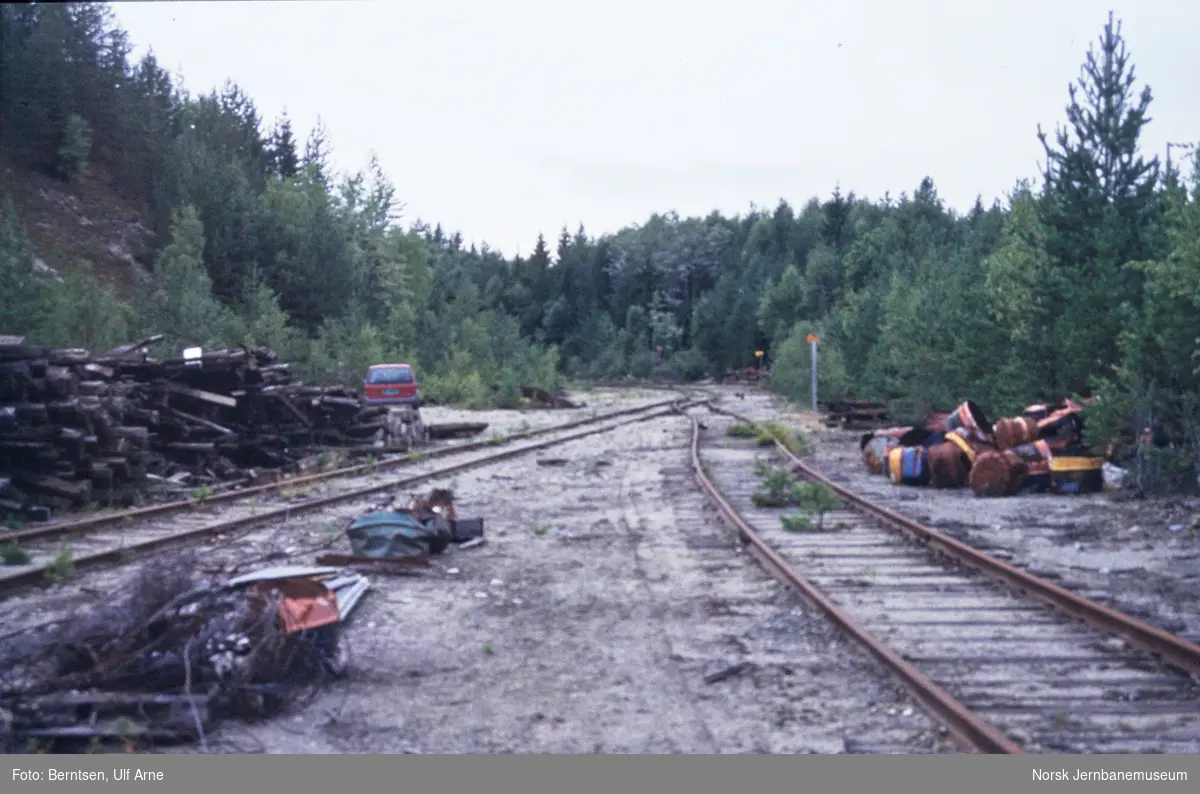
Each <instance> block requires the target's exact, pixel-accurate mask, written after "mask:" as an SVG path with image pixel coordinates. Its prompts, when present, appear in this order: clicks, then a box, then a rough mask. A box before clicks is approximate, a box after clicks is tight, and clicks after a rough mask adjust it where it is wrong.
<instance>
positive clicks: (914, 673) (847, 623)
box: [688, 401, 1024, 755]
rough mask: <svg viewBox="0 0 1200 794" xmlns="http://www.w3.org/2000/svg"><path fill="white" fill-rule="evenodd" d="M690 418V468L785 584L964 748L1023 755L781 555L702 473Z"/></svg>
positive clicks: (695, 430)
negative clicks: (880, 666)
mask: <svg viewBox="0 0 1200 794" xmlns="http://www.w3.org/2000/svg"><path fill="white" fill-rule="evenodd" d="M706 404H707V406H708V407H709V409H710V410H713V411H714V412H716V413H724V414H727V415H729V416H736V415H735V414H733V413H732V412H730V411H726V410H724V409H720V408H717V407H716V406H713V405H712V404H711V402H707V401H706ZM688 418H689V419H690V420H691V423H692V446H691V453H692V470H693V473H694V475H695V478H696V482H697V484H698V485H699V486H700V488H701V490H703V491H704V493H705V494H706V495H707V496H708V498H709V500H710V501H711V502H712V503H713V505H714V506H716V508H717V510H718V512H719V513H720V514H721V517H722V518H724V519H725V520H726V521H727V522H728V523H729V524H730V525H732V526H733V527H734V528H735V529H736V530H737V532H738V535H739V536H740V537H741V538H742V540H744V541H745V542H746V543H747V544H748V545H749V547H750V550H751V552H752V553H753V554H754V556H755V557H757V558H758V560H759V561H760V562H761V563H762V564H763V566H764V567H765V568H766V569H767V570H768V571H769V572H770V573H771V574H772V575H773V576H774V577H775V578H776V579H778V580H779V581H780V582H782V583H783V584H784V585H786V586H788V587H791V588H793V589H795V590H797V591H799V592H800V594H801V595H802V596H803V597H804V598H805V600H807V601H809V602H810V603H811V604H813V605H814V606H816V607H817V608H818V609H820V610H821V611H823V612H824V613H825V614H826V615H828V616H829V618H830V619H831V620H833V621H834V622H835V623H836V624H837V625H839V626H840V627H841V628H842V629H843V630H844V631H845V632H846V633H847V634H848V635H850V637H851V638H852V639H853V640H854V641H855V642H857V643H858V644H859V645H860V646H862V647H863V648H864V649H865V650H866V651H867V652H868V653H870V654H871V655H872V656H874V657H875V658H876V659H878V660H879V661H880V662H882V663H883V665H884V666H885V667H886V668H887V669H888V671H889V672H891V673H892V675H894V676H895V677H896V678H897V679H899V681H900V683H901V684H902V685H903V686H904V688H905V689H906V690H907V691H908V692H909V694H911V695H912V696H913V698H914V699H915V700H916V701H917V702H918V703H919V704H920V705H921V707H922V709H923V710H924V711H925V712H926V713H928V714H929V715H930V716H931V717H933V718H934V719H935V720H937V721H938V722H940V723H941V724H943V725H945V726H946V728H947V729H948V730H949V731H950V733H951V734H952V735H953V736H954V738H955V739H956V740H957V742H958V743H959V744H960V745H962V746H963V747H964V748H965V749H968V750H973V751H978V752H983V753H991V754H1010V755H1011V754H1023V753H1024V751H1023V750H1022V749H1021V748H1020V747H1019V746H1017V744H1016V743H1015V742H1013V741H1012V740H1011V739H1009V738H1008V737H1007V736H1005V735H1004V734H1003V733H1001V732H1000V730H998V729H997V728H996V727H995V726H994V725H992V724H991V723H989V722H987V721H985V720H983V719H982V718H980V717H979V716H978V715H977V714H975V713H974V712H972V711H971V710H970V709H968V708H967V707H966V706H964V705H963V704H961V703H959V702H958V701H957V700H955V698H954V697H953V696H952V695H951V694H950V693H949V692H947V691H946V690H945V689H943V688H942V687H940V686H938V685H937V684H936V683H934V682H933V681H931V680H930V679H929V678H928V677H926V676H925V674H924V673H922V672H921V671H920V670H918V669H917V668H916V667H915V666H913V665H912V663H911V662H909V661H907V660H906V659H904V657H902V656H901V655H900V654H898V653H897V652H896V651H895V650H893V649H892V648H890V647H888V646H887V645H886V644H885V643H884V642H882V641H881V640H880V639H879V638H878V637H876V636H875V635H874V634H872V633H871V632H870V631H868V630H867V629H866V627H864V626H863V625H862V624H860V623H859V622H858V621H856V620H855V619H854V618H853V617H851V616H850V614H849V613H847V612H846V611H845V610H843V609H842V608H841V607H839V606H838V605H837V604H835V603H833V601H831V600H830V599H829V598H828V597H827V596H826V595H825V594H824V593H822V592H821V591H820V589H818V588H817V587H816V586H815V585H814V584H812V583H811V582H809V581H808V580H807V579H805V578H804V577H803V576H802V575H801V574H800V573H799V572H798V571H797V570H796V569H795V568H793V567H792V566H791V565H790V564H788V562H787V561H786V560H784V559H783V558H782V557H781V556H780V555H779V554H777V553H776V552H775V550H774V549H772V548H771V547H770V546H769V545H768V544H767V543H766V542H765V541H764V540H763V539H762V538H761V537H760V536H759V535H758V533H757V532H755V531H754V528H753V527H751V526H750V525H749V524H748V523H746V521H745V519H743V518H742V517H741V516H740V515H739V514H738V512H737V510H736V509H734V507H733V505H731V504H730V503H729V501H728V500H727V499H726V498H725V497H724V495H723V494H722V493H721V492H720V490H719V489H718V488H717V486H716V484H715V483H714V482H713V481H712V480H711V479H709V477H708V475H707V474H705V473H704V468H703V463H702V462H701V459H700V425H699V423H698V422H697V421H696V418H695V417H692V416H689V417H688ZM739 418H740V417H739ZM743 421H746V420H743Z"/></svg>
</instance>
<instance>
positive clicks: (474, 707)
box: [5, 392, 948, 753]
mask: <svg viewBox="0 0 1200 794" xmlns="http://www.w3.org/2000/svg"><path fill="white" fill-rule="evenodd" d="M589 396H590V395H589ZM663 396H665V395H664V394H663V393H662V392H657V393H654V392H645V393H642V394H637V393H635V394H633V395H628V393H626V394H625V395H622V394H619V393H615V392H610V393H609V394H607V395H605V394H600V395H598V396H597V397H595V398H593V399H587V398H586V397H585V398H584V399H585V400H587V401H588V403H589V404H588V407H587V408H586V409H584V410H590V409H592V408H593V407H595V408H597V409H598V410H611V409H613V408H616V407H618V403H622V404H629V403H630V402H633V403H635V404H636V403H645V402H652V401H656V400H658V399H661V398H662V397H663ZM602 401H603V402H602ZM735 407H736V406H735ZM435 410H437V411H439V414H440V415H437V418H436V419H435V418H433V416H434V415H435V414H434V411H435ZM763 410H769V401H767V402H766V403H764V404H763ZM577 413H579V412H575V411H569V412H563V411H555V412H537V411H524V412H489V414H488V416H487V417H486V418H484V419H482V420H475V419H472V420H474V421H493V422H494V423H495V424H494V426H493V427H492V428H489V430H488V431H486V432H488V433H490V432H493V430H495V432H498V433H505V432H512V431H513V430H516V429H519V428H520V427H521V426H522V425H523V423H525V422H528V423H529V425H530V426H531V427H537V426H539V425H537V424H535V422H538V421H545V422H563V421H570V418H573V417H574V415H576V414H577ZM429 414H430V418H429V420H428V421H459V420H460V419H459V418H458V417H456V418H454V419H451V418H449V416H453V414H450V413H449V412H445V411H444V409H430V410H429ZM476 415H477V414H474V413H470V412H463V414H460V415H459V416H461V418H462V419H466V417H467V416H471V417H474V416H476ZM701 415H703V412H701ZM569 417H570V418H569ZM688 435H689V431H688V427H687V424H686V423H685V422H684V421H682V420H681V419H680V418H678V417H668V418H661V419H656V420H652V421H649V422H645V423H640V424H636V425H631V426H627V427H623V428H620V429H619V430H617V431H615V432H612V433H607V434H602V435H599V436H593V437H590V438H588V439H583V440H579V441H575V442H572V443H570V444H567V445H563V446H562V447H555V448H552V449H548V450H543V451H541V452H538V453H532V454H530V455H528V456H523V457H520V458H517V459H515V460H511V461H507V462H503V463H499V464H495V465H492V466H489V467H485V468H480V469H477V470H472V471H468V472H462V473H459V474H458V475H456V476H455V477H454V478H452V479H450V480H448V481H446V482H442V483H431V484H429V486H427V487H434V486H439V485H440V486H443V487H451V488H453V489H454V490H455V492H456V495H457V502H458V505H459V510H460V514H461V515H464V516H476V515H478V516H483V517H484V518H485V519H486V522H487V523H486V533H487V537H488V542H487V544H486V545H484V546H481V547H477V548H473V549H468V550H453V551H451V552H449V553H447V554H446V555H445V556H443V557H441V558H439V559H438V560H437V562H436V563H435V566H434V568H433V570H432V571H431V572H430V573H428V574H427V575H425V576H423V577H419V578H415V577H399V576H388V575H387V574H384V573H379V574H375V575H372V583H373V585H374V588H373V591H372V592H371V593H369V594H368V596H367V597H366V599H365V600H364V602H363V604H362V606H361V607H360V608H359V610H358V611H357V612H356V613H355V614H354V616H353V619H352V620H351V621H350V623H349V624H348V625H347V626H346V627H345V635H344V636H345V640H346V642H347V643H348V646H349V648H350V651H351V654H352V659H351V664H350V672H349V674H348V675H347V677H346V678H344V679H343V680H341V681H339V682H337V683H335V684H334V685H333V686H331V687H330V688H328V689H327V690H325V691H324V692H323V693H321V694H320V695H319V696H318V697H317V698H316V699H315V700H313V701H311V702H308V703H306V704H302V705H299V706H297V708H296V709H295V710H293V711H292V712H291V713H289V714H285V715H283V716H282V717H279V718H276V719H274V720H271V721H267V722H263V723H260V724H256V725H243V724H239V723H227V724H226V725H225V726H224V727H222V728H221V729H220V730H219V731H218V732H217V733H216V734H215V735H213V736H210V737H209V741H210V746H211V749H213V750H216V751H220V750H225V751H238V752H245V751H266V752H270V753H292V752H304V753H402V752H416V753H504V752H517V753H528V752H536V753H598V752H600V753H812V752H819V753H841V752H901V753H919V752H931V751H935V752H937V751H946V750H947V749H948V748H947V747H946V746H945V744H944V742H943V741H942V740H940V739H939V738H938V737H939V736H940V735H942V731H941V730H940V729H939V728H937V726H935V725H934V724H933V723H932V722H931V721H929V720H927V719H926V718H924V717H923V715H922V714H921V713H920V712H917V711H915V709H914V708H913V706H912V704H911V702H910V701H908V700H907V698H906V697H905V696H904V694H903V693H902V692H900V691H898V689H897V687H896V686H895V684H894V683H893V682H892V680H891V679H890V678H888V677H887V676H886V675H885V674H884V673H883V672H882V671H881V670H880V669H879V668H878V667H877V666H876V665H875V664H874V663H873V662H872V661H871V660H869V659H868V658H867V657H866V655H865V654H863V653H862V652H860V651H859V650H858V649H856V648H854V647H853V646H848V645H847V644H846V643H845V641H844V640H843V638H842V637H841V636H840V635H839V634H838V632H837V631H836V630H835V629H833V628H832V627H831V626H830V625H829V624H828V623H827V622H826V621H825V620H824V619H823V618H822V617H821V616H819V615H818V614H817V613H815V612H814V611H812V610H809V609H808V608H807V607H806V606H805V605H804V604H803V603H802V602H800V601H799V600H798V599H797V598H796V597H795V596H793V595H792V594H790V593H788V592H787V591H785V590H784V589H783V588H781V587H778V586H777V585H776V583H775V582H774V581H773V580H772V579H771V578H770V577H769V576H768V575H767V574H766V573H765V572H763V571H762V570H761V568H760V567H759V566H758V565H757V564H756V563H755V562H754V560H753V558H751V557H750V556H749V555H748V554H744V553H741V552H740V551H739V550H738V549H737V548H736V547H735V546H734V545H733V544H732V543H731V541H730V538H729V535H728V534H726V532H725V530H724V529H723V528H722V526H721V525H720V523H719V522H718V520H717V518H716V516H715V514H714V513H712V512H710V511H708V510H707V508H706V506H705V502H704V499H703V497H702V495H701V494H700V492H699V491H698V489H697V488H696V487H695V485H694V482H693V481H692V479H691V473H690V468H689V465H688V464H689V458H688V451H687V441H688ZM550 459H559V460H561V461H565V462H556V465H540V464H539V463H538V461H539V460H541V461H543V463H550V462H551V460H550ZM432 465H434V464H433V463H429V464H423V465H421V466H419V467H415V468H416V470H420V469H424V468H426V467H427V466H432ZM422 490H424V489H422ZM368 508H369V504H366V503H364V504H360V505H349V506H344V507H341V508H338V509H334V510H330V511H327V512H325V513H322V514H319V515H312V516H304V517H298V518H296V519H294V520H293V521H291V522H290V523H288V524H287V525H285V526H275V527H270V528H263V529H259V530H256V531H254V532H251V533H248V534H245V535H242V536H239V537H237V538H226V539H219V541H218V542H217V543H214V544H213V545H211V546H208V547H204V548H201V549H200V551H201V552H202V555H201V557H200V558H199V560H200V562H198V563H197V565H198V568H200V570H201V571H203V572H204V573H207V574H220V575H228V574H230V573H233V572H238V573H241V572H244V571H246V570H249V569H253V568H255V567H259V566H260V565H263V564H289V563H290V564H304V563H309V562H311V561H312V559H313V557H315V556H316V553H317V552H316V550H317V548H318V547H321V546H328V545H330V544H335V545H334V546H333V547H334V548H335V549H337V548H342V547H344V546H345V541H344V539H343V538H341V537H340V526H342V525H344V521H345V520H346V519H348V518H350V517H351V516H353V515H356V514H358V513H360V512H362V511H363V510H365V509H368ZM171 554H172V555H178V554H179V552H171ZM268 554H270V555H271V557H272V559H271V562H269V563H264V562H263V558H264V557H265V556H267V555H268ZM155 559H158V558H156V557H149V556H148V557H146V558H145V559H143V560H141V561H139V562H138V563H135V564H134V565H137V564H141V565H146V564H151V565H152V564H154V561H155ZM134 565H130V566H127V567H125V568H122V569H119V570H107V571H96V572H86V573H81V574H79V575H78V576H77V577H76V579H75V580H73V581H72V582H71V583H69V584H67V585H65V586H59V587H55V588H52V589H51V590H49V591H47V592H44V593H43V594H42V595H41V608H36V607H35V608H33V609H30V607H33V606H34V605H33V604H32V603H30V602H29V601H25V602H24V604H22V605H21V606H20V607H18V605H17V604H9V605H7V606H9V607H10V608H17V609H19V610H20V611H22V612H25V617H26V618H28V617H32V613H36V614H37V616H38V618H39V619H44V618H45V617H48V616H50V615H51V613H53V612H55V611H57V610H55V609H52V608H49V605H50V603H52V602H53V601H54V599H55V596H56V594H57V595H58V597H59V598H61V601H59V602H58V603H59V606H58V609H59V610H61V609H64V608H69V606H74V605H82V606H84V607H85V608H86V604H87V602H88V601H93V602H94V599H97V598H102V597H104V595H103V594H104V593H107V592H113V591H119V590H120V588H121V586H122V583H123V582H124V581H127V579H128V577H129V576H130V575H131V573H132V571H133V569H134ZM31 600H32V599H31ZM5 611H6V612H8V615H9V617H12V616H13V613H12V612H10V611H9V610H7V609H6V610H5ZM21 622H24V621H21ZM713 676H716V677H717V678H720V680H713V681H711V683H710V682H709V680H710V678H711V677H713ZM184 751H188V750H184Z"/></svg>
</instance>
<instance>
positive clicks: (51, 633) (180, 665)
mask: <svg viewBox="0 0 1200 794" xmlns="http://www.w3.org/2000/svg"><path fill="white" fill-rule="evenodd" d="M193 569H194V566H193V565H192V564H191V562H189V561H187V560H180V561H179V562H178V564H176V565H174V566H169V567H164V566H146V567H145V568H143V569H142V572H141V574H140V577H139V578H138V579H137V580H135V582H134V584H133V586H132V587H131V588H130V590H129V591H128V592H127V593H126V596H125V598H123V599H120V600H119V601H117V602H116V603H112V604H106V605H102V606H100V607H98V608H94V609H91V610H89V611H88V612H87V613H86V614H84V615H83V616H80V617H76V618H73V619H70V620H68V621H65V622H61V623H58V624H55V625H52V626H50V627H44V628H43V629H42V630H39V631H30V632H26V633H24V634H20V635H18V636H16V637H11V636H10V637H9V638H8V639H6V640H5V642H4V643H0V752H25V751H28V749H29V747H30V746H31V744H36V743H41V744H42V745H43V746H46V745H52V746H53V747H54V749H55V750H56V751H58V750H60V749H65V750H70V749H77V747H76V746H77V745H78V744H79V743H80V742H96V741H97V740H101V741H103V740H117V741H124V742H126V743H127V744H130V745H135V744H136V745H142V744H144V743H146V742H179V741H200V742H204V741H205V737H206V735H207V734H208V733H210V732H211V729H212V728H213V727H214V725H215V722H216V721H217V720H219V719H221V718H222V717H229V716H236V717H241V718H255V717H265V716H269V715H271V714H273V713H275V712H278V711H279V710H280V709H282V708H283V707H285V706H286V705H288V704H289V703H294V702H295V701H296V700H297V699H300V698H305V697H311V696H312V695H313V694H315V693H316V692H317V691H319V688H320V686H321V685H322V684H323V683H325V682H327V681H329V680H330V679H331V677H332V676H334V675H336V674H338V673H340V672H341V671H342V669H343V668H344V658H343V657H342V654H341V651H340V650H339V647H338V645H339V643H338V640H339V633H338V629H339V625H338V624H337V623H334V624H332V625H327V626H323V627H320V628H317V629H315V630H305V631H292V632H288V631H285V630H284V628H283V625H284V623H283V621H281V619H280V605H281V604H282V603H283V600H282V599H281V598H280V597H279V596H278V594H277V591H274V592H275V596H274V597H272V596H271V595H269V594H264V593H269V592H271V591H264V590H261V589H260V590H253V589H247V588H244V587H243V588H238V587H232V586H229V585H216V584H213V583H209V582H204V581H198V580H196V579H194V578H193V575H192V574H191V570H193Z"/></svg>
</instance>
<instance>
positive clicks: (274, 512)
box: [0, 400, 704, 595]
mask: <svg viewBox="0 0 1200 794" xmlns="http://www.w3.org/2000/svg"><path fill="white" fill-rule="evenodd" d="M703 403H704V401H703V400H693V401H690V402H682V401H678V400H670V401H667V403H666V404H661V403H654V404H651V405H649V406H642V407H641V408H638V409H635V410H624V411H619V412H613V413H610V414H608V415H607V416H606V417H604V418H605V419H612V418H614V417H617V418H619V417H620V416H624V415H627V414H630V413H635V412H645V411H650V413H646V414H645V415H643V416H634V417H632V418H628V419H622V420H621V421H618V422H615V423H614V424H611V425H606V426H603V427H594V428H589V429H587V430H581V431H579V432H577V433H571V434H569V435H566V436H563V437H561V438H551V439H547V440H545V441H539V442H537V443H534V444H527V445H524V446H520V447H516V448H513V449H507V450H504V451H502V452H497V453H496V454H494V455H486V456H484V457H482V458H475V459H473V460H467V461H462V462H461V463H453V464H451V465H449V466H443V467H441V468H438V469H434V470H432V471H429V472H425V473H423V474H417V475H414V476H412V477H402V478H399V479H393V480H387V481H384V482H381V483H374V484H371V485H367V486H364V487H362V488H356V489H354V490H352V491H345V492H343V493H339V494H332V495H330V496H322V497H317V498H315V499H309V500H306V501H304V502H299V503H297V504H289V505H284V506H282V507H277V508H273V509H271V510H264V511H261V512H257V513H254V514H252V515H247V516H242V517H240V518H233V519H228V520H225V521H214V522H213V523H211V524H206V525H204V526H202V527H195V528H193V529H187V530H184V531H182V532H175V533H171V534H169V535H161V536H158V537H154V538H146V539H145V540H142V541H135V542H133V543H130V544H128V545H125V546H121V547H118V548H113V549H105V550H103V551H98V552H94V553H91V554H86V555H81V556H79V557H76V558H75V559H74V561H73V562H74V566H75V567H76V568H88V567H94V566H96V565H100V564H103V563H108V562H124V561H127V560H128V559H129V557H130V555H131V554H132V553H134V552H139V551H140V552H145V551H152V550H155V549H159V548H162V547H165V546H172V545H175V544H177V543H182V542H185V541H188V540H192V539H194V538H199V537H203V536H206V535H215V534H220V533H225V532H233V531H237V530H242V529H247V528H250V527H253V526H257V525H260V524H268V523H270V522H272V521H275V520H278V519H281V518H282V519H287V518H290V517H292V516H293V515H296V514H301V513H311V512H316V511H318V510H323V509H325V508H327V507H332V506H333V505H336V504H341V503H343V502H351V501H354V500H356V499H361V498H362V497H365V496H371V495H373V494H376V493H379V492H381V491H387V490H391V489H393V488H407V487H410V486H413V485H419V484H421V483H424V482H428V481H429V480H435V479H438V478H441V477H444V476H446V475H448V474H454V473H456V472H460V471H465V470H467V469H472V468H476V467H478V466H486V465H489V464H492V463H498V462H500V461H503V460H508V459H510V458H515V457H517V456H519V455H524V454H526V453H528V452H535V451H537V450H540V449H546V448H548V447H553V446H557V445H559V444H565V443H567V442H570V441H577V440H579V439H581V438H587V437H589V436H593V435H597V434H600V433H607V432H610V431H612V430H615V429H617V428H618V427H623V426H625V425H630V424H636V423H638V422H645V421H648V420H650V419H657V418H659V417H662V416H666V415H668V414H671V413H679V412H681V411H683V410H686V409H687V408H691V407H694V406H696V405H701V404H703ZM660 405H665V407H658V408H657V410H652V409H654V408H656V407H657V406H660ZM595 421H603V420H600V419H597V420H586V421H584V422H575V423H570V424H568V425H560V426H558V427H555V428H550V429H548V431H547V432H562V431H563V430H564V429H570V428H571V427H572V426H578V425H580V424H592V423H594V422H595ZM541 434H542V435H544V434H545V433H541ZM531 435H532V434H531ZM478 446H491V444H490V443H488V442H485V443H484V444H482V445H463V446H457V447H450V448H447V449H446V450H444V451H443V454H452V453H462V452H470V451H473V450H474V449H476V448H478ZM451 451H452V452H451ZM292 482H293V483H294V482H295V481H292ZM242 495H243V496H244V495H245V494H244V492H243V493H242ZM188 504H190V503H188ZM43 581H44V572H43V571H42V569H40V568H33V569H30V570H25V571H21V572H19V573H13V574H9V575H7V576H6V575H3V574H0V595H7V594H10V593H12V592H14V591H18V590H21V589H24V588H27V587H30V586H33V585H37V584H39V583H41V582H43Z"/></svg>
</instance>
